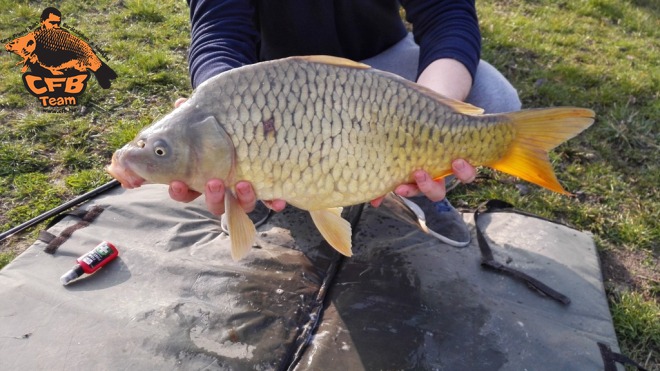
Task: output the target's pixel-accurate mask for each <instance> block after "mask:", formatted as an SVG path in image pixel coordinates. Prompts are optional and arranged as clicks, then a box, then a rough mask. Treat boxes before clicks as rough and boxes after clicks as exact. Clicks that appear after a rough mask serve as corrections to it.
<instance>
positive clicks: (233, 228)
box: [225, 190, 257, 260]
mask: <svg viewBox="0 0 660 371" xmlns="http://www.w3.org/2000/svg"><path fill="white" fill-rule="evenodd" d="M225 213H226V214H227V228H228V229H229V236H230V237H229V238H230V239H231V257H232V259H234V260H240V259H241V258H243V257H244V256H245V255H246V254H247V253H248V252H249V251H250V249H251V248H252V245H253V244H254V239H255V237H256V233H257V230H256V228H255V227H254V223H252V220H250V217H249V216H248V215H247V213H246V212H245V210H243V208H242V207H241V205H240V204H239V203H238V200H237V199H236V197H235V196H234V194H233V193H232V192H231V191H229V190H227V192H226V194H225Z"/></svg>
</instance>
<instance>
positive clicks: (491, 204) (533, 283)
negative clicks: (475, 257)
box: [474, 200, 571, 305]
mask: <svg viewBox="0 0 660 371" xmlns="http://www.w3.org/2000/svg"><path fill="white" fill-rule="evenodd" d="M484 207H485V210H484V211H481V210H483V209H484ZM493 212H509V213H516V214H522V215H526V216H530V217H533V218H537V219H543V220H546V221H550V222H553V223H557V222H555V221H552V220H548V219H545V218H542V217H539V216H536V215H533V214H529V213H526V212H524V211H519V210H516V209H514V208H513V205H511V204H510V203H508V202H505V201H501V200H490V201H487V202H484V203H482V204H481V205H479V207H478V208H477V210H476V211H475V213H474V224H475V226H476V230H477V241H478V242H479V250H480V251H481V265H482V266H483V267H485V268H488V269H492V270H494V271H497V272H500V273H504V274H507V275H509V276H511V277H513V278H516V279H518V280H521V281H523V282H525V283H526V284H527V285H528V286H529V287H530V288H532V289H534V290H535V291H536V292H537V293H539V294H541V295H544V296H548V297H550V298H552V299H554V300H556V301H558V302H560V303H562V304H564V305H568V304H570V303H571V299H569V298H568V297H567V296H566V295H564V294H562V293H560V292H558V291H556V290H554V289H552V288H551V287H550V286H548V285H546V284H544V283H543V282H541V281H539V280H537V279H536V278H534V277H532V276H530V275H528V274H526V273H523V272H521V271H519V270H516V269H514V268H511V267H509V266H507V265H504V264H502V263H500V262H498V261H496V260H495V257H494V256H493V251H492V250H491V248H490V244H489V243H488V241H486V238H485V237H484V234H483V231H482V230H481V228H480V227H479V216H481V215H482V214H486V213H493ZM557 224H562V223H557Z"/></svg>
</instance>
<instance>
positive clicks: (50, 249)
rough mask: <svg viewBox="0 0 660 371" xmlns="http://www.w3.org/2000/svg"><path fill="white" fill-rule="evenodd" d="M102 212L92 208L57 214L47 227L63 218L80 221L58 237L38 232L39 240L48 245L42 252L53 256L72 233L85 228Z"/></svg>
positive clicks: (98, 208) (101, 209)
mask: <svg viewBox="0 0 660 371" xmlns="http://www.w3.org/2000/svg"><path fill="white" fill-rule="evenodd" d="M102 212H103V208H102V207H100V206H93V207H92V208H91V209H89V210H81V209H77V210H73V211H70V212H67V213H62V214H59V215H58V216H56V217H55V218H54V221H51V222H50V223H48V226H49V227H50V226H52V225H53V224H55V223H57V222H58V221H60V220H62V219H63V218H64V217H65V216H69V215H73V216H77V217H80V218H81V219H80V221H79V222H78V223H76V224H74V225H71V226H69V227H67V228H65V229H64V230H63V231H62V232H61V233H60V235H59V236H57V237H56V236H55V235H53V234H52V233H50V232H46V231H41V232H39V240H41V241H43V242H46V243H47V244H48V245H47V246H46V248H44V252H46V253H48V254H54V253H55V251H57V249H58V248H59V247H60V246H61V245H62V244H63V243H64V242H65V241H66V240H68V239H69V237H71V235H72V234H73V232H75V231H77V230H78V229H81V228H85V227H87V226H88V225H89V224H90V223H91V222H93V221H94V219H96V217H98V216H99V215H101V213H102Z"/></svg>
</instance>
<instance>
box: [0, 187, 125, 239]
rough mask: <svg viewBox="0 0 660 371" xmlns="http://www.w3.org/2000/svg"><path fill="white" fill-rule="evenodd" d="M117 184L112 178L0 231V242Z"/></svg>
mask: <svg viewBox="0 0 660 371" xmlns="http://www.w3.org/2000/svg"><path fill="white" fill-rule="evenodd" d="M119 184H120V183H119V181H118V180H117V179H113V180H111V181H109V182H107V183H105V184H104V185H102V186H100V187H98V188H96V189H93V190H91V191H89V192H87V193H85V194H83V195H80V196H78V197H76V198H74V199H73V200H71V201H69V202H66V203H64V204H62V205H60V206H58V207H56V208H54V209H51V210H49V211H46V212H45V213H43V214H41V215H39V216H37V217H35V218H32V219H30V220H28V221H27V222H25V223H23V224H21V225H19V226H16V227H14V228H12V229H10V230H8V231H7V232H3V233H1V234H0V242H2V241H4V240H5V239H6V238H8V237H10V236H12V235H14V234H16V233H18V232H21V231H23V230H25V229H27V228H30V227H32V226H33V225H36V224H39V223H41V222H42V221H44V220H46V219H48V218H50V217H52V216H55V215H57V214H59V213H61V212H63V211H64V210H67V209H70V208H72V207H74V206H76V205H78V204H81V203H83V202H85V201H87V200H89V199H91V198H93V197H94V196H97V195H99V194H101V193H103V192H105V191H108V190H110V189H112V188H114V187H116V186H118V185H119Z"/></svg>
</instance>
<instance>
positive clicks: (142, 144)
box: [137, 139, 146, 148]
mask: <svg viewBox="0 0 660 371" xmlns="http://www.w3.org/2000/svg"><path fill="white" fill-rule="evenodd" d="M145 145H146V143H145V142H144V140H142V139H140V140H138V141H137V146H138V147H140V148H144V146H145Z"/></svg>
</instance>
